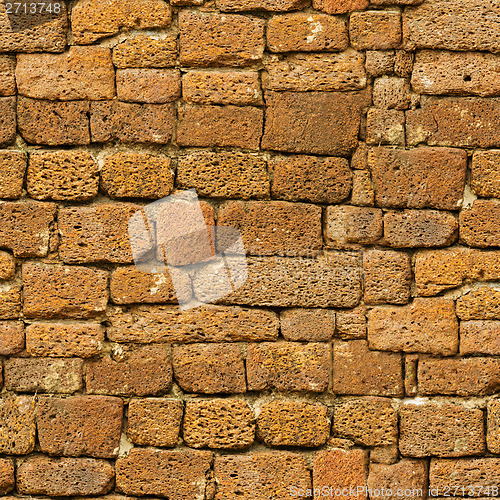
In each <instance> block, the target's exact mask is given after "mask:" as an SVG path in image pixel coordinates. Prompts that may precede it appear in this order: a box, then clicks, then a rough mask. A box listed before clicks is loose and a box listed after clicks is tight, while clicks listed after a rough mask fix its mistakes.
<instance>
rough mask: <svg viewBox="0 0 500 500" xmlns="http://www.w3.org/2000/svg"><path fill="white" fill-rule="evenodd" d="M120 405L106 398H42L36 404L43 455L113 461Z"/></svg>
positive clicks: (120, 425)
mask: <svg viewBox="0 0 500 500" xmlns="http://www.w3.org/2000/svg"><path fill="white" fill-rule="evenodd" d="M122 416H123V402H122V400H121V399H120V398H112V397H107V396H74V397H70V398H64V399H63V398H54V397H48V396H45V397H42V398H38V400H37V404H36V420H37V430H38V440H39V442H40V449H41V451H42V452H43V453H47V454H49V455H58V456H70V457H78V456H82V455H86V456H90V457H95V458H113V457H116V456H117V455H118V449H119V445H120V436H121V429H122Z"/></svg>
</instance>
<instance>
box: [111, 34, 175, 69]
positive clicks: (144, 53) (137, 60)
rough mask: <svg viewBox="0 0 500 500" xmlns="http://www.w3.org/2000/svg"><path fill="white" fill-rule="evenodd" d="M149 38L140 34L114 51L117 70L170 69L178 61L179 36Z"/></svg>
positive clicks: (116, 47)
mask: <svg viewBox="0 0 500 500" xmlns="http://www.w3.org/2000/svg"><path fill="white" fill-rule="evenodd" d="M158 35H159V34H158V33H157V34H155V36H154V37H153V36H147V35H142V34H139V35H137V36H134V37H133V38H128V39H127V40H125V41H123V42H121V43H119V44H118V45H116V46H115V47H114V49H113V64H114V65H115V66H116V67H117V68H169V67H172V66H174V65H175V60H176V59H177V36H176V35H175V34H173V33H165V34H162V35H159V36H158Z"/></svg>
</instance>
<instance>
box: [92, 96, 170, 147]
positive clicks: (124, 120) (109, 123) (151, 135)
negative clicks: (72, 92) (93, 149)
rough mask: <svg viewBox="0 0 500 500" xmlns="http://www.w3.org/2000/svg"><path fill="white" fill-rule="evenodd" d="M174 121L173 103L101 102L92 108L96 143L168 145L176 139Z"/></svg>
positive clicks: (94, 104)
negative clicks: (173, 136)
mask: <svg viewBox="0 0 500 500" xmlns="http://www.w3.org/2000/svg"><path fill="white" fill-rule="evenodd" d="M174 121H175V111H174V107H173V105H172V104H171V103H166V104H137V103H128V102H119V101H102V102H101V101H98V102H93V103H92V104H91V108H90V131H91V134H92V142H108V141H120V142H124V143H154V144H168V143H169V142H170V140H171V139H172V134H173V127H174Z"/></svg>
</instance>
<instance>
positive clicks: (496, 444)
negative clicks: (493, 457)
mask: <svg viewBox="0 0 500 500" xmlns="http://www.w3.org/2000/svg"><path fill="white" fill-rule="evenodd" d="M486 442H487V444H488V451H490V452H491V453H499V450H500V404H499V400H498V399H492V400H491V401H489V402H488V428H487V434H486Z"/></svg>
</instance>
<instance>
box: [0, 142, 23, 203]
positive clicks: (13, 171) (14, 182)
mask: <svg viewBox="0 0 500 500" xmlns="http://www.w3.org/2000/svg"><path fill="white" fill-rule="evenodd" d="M26 164H27V157H26V155H25V154H24V153H23V152H22V151H11V150H8V151H0V198H13V199H17V198H20V197H21V195H22V192H23V180H24V172H25V171H26Z"/></svg>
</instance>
